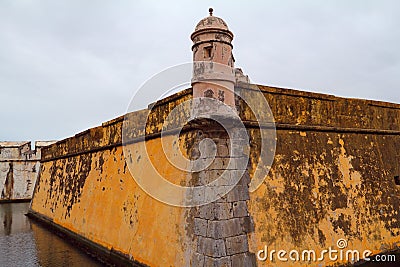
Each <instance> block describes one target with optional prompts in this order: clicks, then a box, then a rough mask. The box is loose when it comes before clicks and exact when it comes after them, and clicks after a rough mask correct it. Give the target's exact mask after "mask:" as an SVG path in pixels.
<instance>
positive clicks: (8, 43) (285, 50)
mask: <svg viewBox="0 0 400 267" xmlns="http://www.w3.org/2000/svg"><path fill="white" fill-rule="evenodd" d="M399 3H400V2H399V1H366V0H363V1H349V0H347V1H317V0H315V1H232V0H231V1H229V0H225V1H215V0H214V1H208V0H206V1H196V2H195V1H188V0H182V1H174V0H169V1H149V0H143V1H72V0H68V1H67V0H58V1H52V0H49V1H40V0H36V1H33V0H31V1H29V0H0V101H1V107H0V119H1V131H0V140H46V139H62V138H65V137H68V136H71V135H74V134H75V133H78V132H80V131H82V130H85V129H88V128H90V127H94V126H97V125H100V124H101V123H102V122H104V121H106V120H109V119H112V118H114V117H117V116H119V115H122V114H124V113H125V111H126V109H127V106H128V104H129V100H130V99H131V97H132V95H133V93H134V92H135V90H137V89H138V88H139V87H140V85H141V84H142V83H143V82H145V81H146V80H147V79H148V78H150V77H151V76H152V75H154V74H156V73H157V72H159V71H161V70H163V69H165V68H167V67H170V66H173V65H176V64H180V63H184V62H188V61H190V60H191V50H190V48H191V41H190V38H189V36H190V34H191V33H192V31H193V29H194V27H195V25H196V24H197V22H198V21H199V20H200V19H202V18H203V17H205V16H207V15H208V8H209V7H210V6H212V7H213V8H214V15H216V16H219V17H221V18H223V19H224V20H225V21H226V22H227V24H228V26H229V28H230V30H231V31H232V32H233V33H234V35H235V38H234V51H233V52H234V55H235V59H236V66H237V67H241V68H242V69H243V71H244V72H245V73H246V74H248V75H249V76H250V78H251V80H252V81H253V82H256V83H260V84H265V85H275V86H279V87H286V88H296V89H299V90H306V91H314V92H321V93H328V94H334V95H337V96H345V97H356V98H367V99H377V100H382V101H389V102H395V103H400V88H399V86H400V49H399V47H400V16H399V15H398V14H399V11H400V4H399ZM147 104H148V101H147V100H144V101H143V106H145V105H147Z"/></svg>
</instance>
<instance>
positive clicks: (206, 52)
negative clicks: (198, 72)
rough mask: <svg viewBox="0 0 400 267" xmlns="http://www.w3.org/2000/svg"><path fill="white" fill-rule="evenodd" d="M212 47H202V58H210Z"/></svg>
mask: <svg viewBox="0 0 400 267" xmlns="http://www.w3.org/2000/svg"><path fill="white" fill-rule="evenodd" d="M211 53H212V46H206V47H204V58H211Z"/></svg>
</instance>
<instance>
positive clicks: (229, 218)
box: [190, 122, 256, 267]
mask: <svg viewBox="0 0 400 267" xmlns="http://www.w3.org/2000/svg"><path fill="white" fill-rule="evenodd" d="M203 128H204V129H207V131H199V132H198V134H197V136H198V138H196V139H195V140H194V143H193V146H192V151H190V154H191V155H199V151H197V150H198V149H199V147H200V143H201V141H202V140H203V139H205V138H208V139H211V140H213V141H214V143H215V144H217V145H216V147H217V153H216V156H215V158H213V159H214V163H213V164H211V165H210V166H209V167H207V168H206V169H205V170H203V171H201V172H199V173H194V177H200V179H198V180H197V181H196V179H195V178H194V179H193V180H194V182H195V185H196V186H199V185H207V186H208V187H210V188H211V192H212V185H210V183H211V182H213V181H216V179H219V178H220V177H221V175H222V174H223V173H224V175H225V177H228V179H224V180H223V182H224V185H235V183H234V181H235V180H236V181H237V180H239V182H238V183H237V184H236V185H235V186H234V188H233V189H232V190H231V191H230V192H228V193H227V194H226V195H223V196H221V198H220V199H218V200H216V201H214V202H212V203H209V204H206V205H203V206H200V207H196V208H194V209H195V212H194V214H195V216H194V229H195V230H194V236H195V239H196V240H197V248H196V253H195V254H193V259H192V263H193V265H192V266H202V267H203V266H215V267H217V266H218V267H220V266H249V267H250V266H256V258H255V255H254V253H250V252H249V246H248V238H247V234H248V233H250V232H251V230H254V228H252V227H250V225H251V219H250V217H249V215H248V210H247V203H246V201H248V200H249V199H250V195H249V190H248V183H249V182H250V180H249V179H248V178H249V174H248V171H247V166H245V168H244V169H243V173H244V175H243V177H238V175H240V173H241V172H240V170H238V169H236V168H234V169H228V168H227V167H228V162H229V161H233V162H231V165H233V166H239V164H235V163H236V162H239V161H243V160H247V159H248V158H246V156H245V155H240V154H239V153H236V157H231V155H232V154H231V153H230V149H229V148H231V147H232V146H231V143H234V141H235V140H231V139H230V138H229V136H228V133H227V132H226V131H225V129H223V128H222V127H221V126H220V125H218V124H216V123H213V122H206V123H204V125H203ZM233 132H235V129H234V130H233ZM199 136H200V137H199ZM193 150H194V151H193ZM242 151H243V150H242ZM196 159H197V158H193V160H196ZM242 165H244V164H242ZM218 185H221V183H218ZM206 192H207V191H206ZM206 198H207V196H206ZM239 261H240V264H241V265H237V264H238V263H239Z"/></svg>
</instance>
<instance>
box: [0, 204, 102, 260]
mask: <svg viewBox="0 0 400 267" xmlns="http://www.w3.org/2000/svg"><path fill="white" fill-rule="evenodd" d="M28 208H29V203H6V204H4V203H3V204H0V266H43V267H47V266H49V267H50V266H89V267H90V266H102V265H101V264H99V263H98V262H97V261H96V260H95V259H92V258H90V257H89V256H88V255H86V254H84V253H83V252H82V251H80V250H79V249H78V248H75V247H74V246H72V245H71V244H70V243H68V242H66V241H65V240H63V239H62V238H61V237H59V236H57V235H55V234H54V233H52V232H50V231H49V230H47V229H45V228H43V227H42V226H40V225H38V224H37V223H35V222H31V221H30V220H29V218H28V217H26V216H25V215H24V214H25V213H27V212H28Z"/></svg>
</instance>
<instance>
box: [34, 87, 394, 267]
mask: <svg viewBox="0 0 400 267" xmlns="http://www.w3.org/2000/svg"><path fill="white" fill-rule="evenodd" d="M259 88H260V89H261V91H262V94H263V97H265V98H266V99H267V100H268V102H269V104H270V107H271V110H272V112H273V115H274V118H275V123H276V133H277V143H276V154H275V160H274V162H273V165H272V168H271V171H270V172H269V174H268V176H267V177H266V179H265V181H264V183H263V184H262V185H261V186H260V187H259V188H258V189H257V190H256V191H254V192H249V191H248V188H247V187H246V184H247V183H248V179H251V178H252V174H253V173H254V168H255V166H256V164H257V161H258V157H259V155H260V144H259V142H260V135H259V128H258V127H259V126H260V125H258V123H257V122H256V120H255V118H254V116H253V114H252V112H251V111H250V110H249V108H248V107H247V106H246V105H245V104H244V103H243V102H240V101H239V102H238V103H237V104H238V107H239V114H240V117H241V119H242V121H243V122H244V124H245V126H246V128H247V131H248V133H249V137H250V139H251V140H250V141H251V142H250V143H251V149H250V152H249V155H250V164H249V165H248V168H247V170H246V173H245V175H244V176H243V178H242V180H241V182H240V183H239V186H240V187H235V189H234V190H233V191H232V192H233V193H230V194H229V196H226V197H225V198H224V199H223V201H217V202H215V203H211V204H210V205H205V206H202V207H199V208H181V207H174V206H170V205H167V204H164V203H162V202H159V201H157V200H155V199H153V198H152V197H151V196H149V195H148V194H147V193H146V192H144V191H143V190H142V189H141V188H140V187H139V186H138V185H137V184H136V182H135V180H134V179H133V178H132V176H131V174H130V172H129V170H128V169H127V166H126V162H125V159H124V156H123V149H122V134H121V129H122V122H123V119H124V117H123V116H122V117H119V118H116V119H114V120H112V121H109V122H106V123H103V124H102V125H101V126H99V127H96V128H92V129H89V130H87V131H84V132H82V133H79V134H77V135H76V136H74V137H71V138H68V139H65V140H62V141H59V142H57V143H56V144H54V145H52V146H49V147H46V148H44V149H43V151H42V160H41V167H40V175H39V178H38V181H37V183H36V187H35V191H34V197H33V200H32V205H31V210H30V214H31V215H32V216H34V217H36V218H38V219H40V220H42V221H44V222H46V223H48V224H49V225H52V226H53V227H56V228H57V229H59V230H61V231H64V232H66V233H69V234H70V235H71V236H74V237H75V238H77V239H80V240H81V241H82V242H83V243H85V244H87V245H88V246H90V247H92V248H97V250H99V251H102V252H103V253H102V254H107V255H109V256H110V257H111V256H112V257H113V258H119V259H121V260H128V261H132V262H135V263H138V264H142V265H149V266H188V265H192V266H203V265H204V266H209V265H210V264H211V263H212V264H216V265H217V266H223V265H224V264H225V265H226V266H251V265H255V264H257V265H258V266H279V265H281V266H289V265H290V266H293V265H296V264H297V265H298V266H302V265H304V262H295V263H293V262H274V263H271V262H270V261H268V260H266V261H264V262H263V261H257V260H256V256H255V255H256V254H257V252H258V251H259V250H261V249H264V248H265V246H267V247H268V248H269V249H271V250H272V249H275V250H277V251H278V250H280V249H286V250H288V251H289V250H292V249H297V250H299V251H301V250H306V249H314V250H316V251H317V252H320V251H322V250H324V249H327V248H328V247H329V246H332V247H335V246H336V242H337V240H339V239H345V240H346V241H347V242H348V247H349V248H351V249H359V250H361V251H362V250H365V249H368V250H371V251H373V253H375V254H376V253H381V252H385V251H390V250H392V249H395V248H396V246H397V245H398V242H400V237H399V233H400V215H399V196H400V185H397V184H396V179H395V177H398V175H399V162H400V161H399V159H400V158H399V156H400V155H399V152H398V151H400V105H397V104H390V103H384V102H378V101H369V100H360V99H345V98H338V97H335V96H330V95H322V94H316V93H308V92H301V91H296V90H289V89H281V88H274V87H267V86H259ZM236 90H241V91H242V93H244V94H249V95H251V97H252V98H254V99H257V97H260V93H259V92H258V91H256V90H253V88H252V87H251V86H250V87H248V88H239V87H238V88H236ZM191 97H192V91H191V89H188V90H185V91H182V92H180V93H177V94H175V95H173V96H170V97H167V98H166V99H163V100H161V101H159V102H157V103H155V104H154V105H152V106H151V107H152V112H151V114H150V116H149V118H150V119H149V121H147V126H146V130H145V131H146V139H145V140H144V138H143V137H144V132H139V131H137V132H133V135H134V137H137V139H136V141H135V142H132V144H130V145H129V146H131V147H130V149H131V150H132V151H134V150H135V149H140V146H139V145H138V144H140V143H141V142H145V143H146V147H147V150H148V151H149V154H150V155H151V156H150V160H151V161H152V162H153V163H156V164H154V165H156V166H158V168H159V169H158V171H159V172H160V173H162V174H163V176H164V177H165V178H166V179H167V180H169V181H171V182H173V183H176V184H181V185H193V184H196V183H197V182H198V179H199V176H201V175H202V174H201V173H200V174H199V173H195V174H190V173H189V174H188V173H185V172H183V171H181V170H179V169H177V168H176V167H174V166H172V165H171V164H169V163H168V160H167V159H166V156H165V155H164V154H163V153H160V147H161V141H160V139H161V138H160V132H161V129H162V123H163V121H164V119H165V118H166V117H167V116H168V114H169V112H170V111H171V110H172V109H173V108H174V107H175V106H176V105H178V104H179V103H182V102H183V101H185V100H187V99H190V98H191ZM144 113H145V112H144V111H138V112H135V113H133V114H134V115H133V116H134V117H135V123H137V124H143V123H146V118H145V117H144ZM181 115H182V116H181V117H179V116H178V117H176V118H175V120H176V121H175V122H174V123H176V125H177V127H178V126H182V124H184V123H185V121H186V119H187V117H186V115H185V114H184V112H183V113H182V114H181ZM261 127H263V126H262V125H261ZM200 136H202V137H200ZM204 136H207V137H209V138H212V139H214V140H216V141H217V142H222V143H223V142H226V141H229V140H228V139H227V137H226V136H224V134H223V132H222V131H220V129H219V128H218V126H217V125H214V124H212V123H207V122H204V123H201V124H196V125H188V126H186V127H185V130H184V131H182V132H181V134H180V142H179V147H180V149H181V151H182V152H183V154H184V155H185V156H187V157H188V158H191V157H193V153H194V151H195V150H196V146H197V145H198V143H199V140H201V138H204ZM165 138H166V140H167V141H168V138H170V137H168V136H166V137H165ZM139 152H140V151H139ZM167 153H168V151H167ZM171 153H172V152H171ZM227 154H229V151H226V150H219V151H218V155H217V156H219V158H223V157H224V156H226V155H227ZM130 160H132V161H136V163H137V164H138V165H140V166H143V167H142V169H143V172H144V173H146V171H147V169H148V168H150V167H149V166H150V165H149V162H146V161H143V160H141V159H140V158H133V159H130ZM210 168H211V169H208V170H207V171H208V173H210V175H209V176H213V175H215V176H217V175H218V169H219V168H216V167H215V166H214V167H210ZM213 168H214V169H213ZM209 176H207V177H206V178H208V179H212V178H213V177H209ZM319 263H320V264H322V265H327V264H334V262H330V261H329V259H325V260H324V261H322V262H319ZM342 263H344V261H342ZM311 265H312V264H311Z"/></svg>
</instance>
